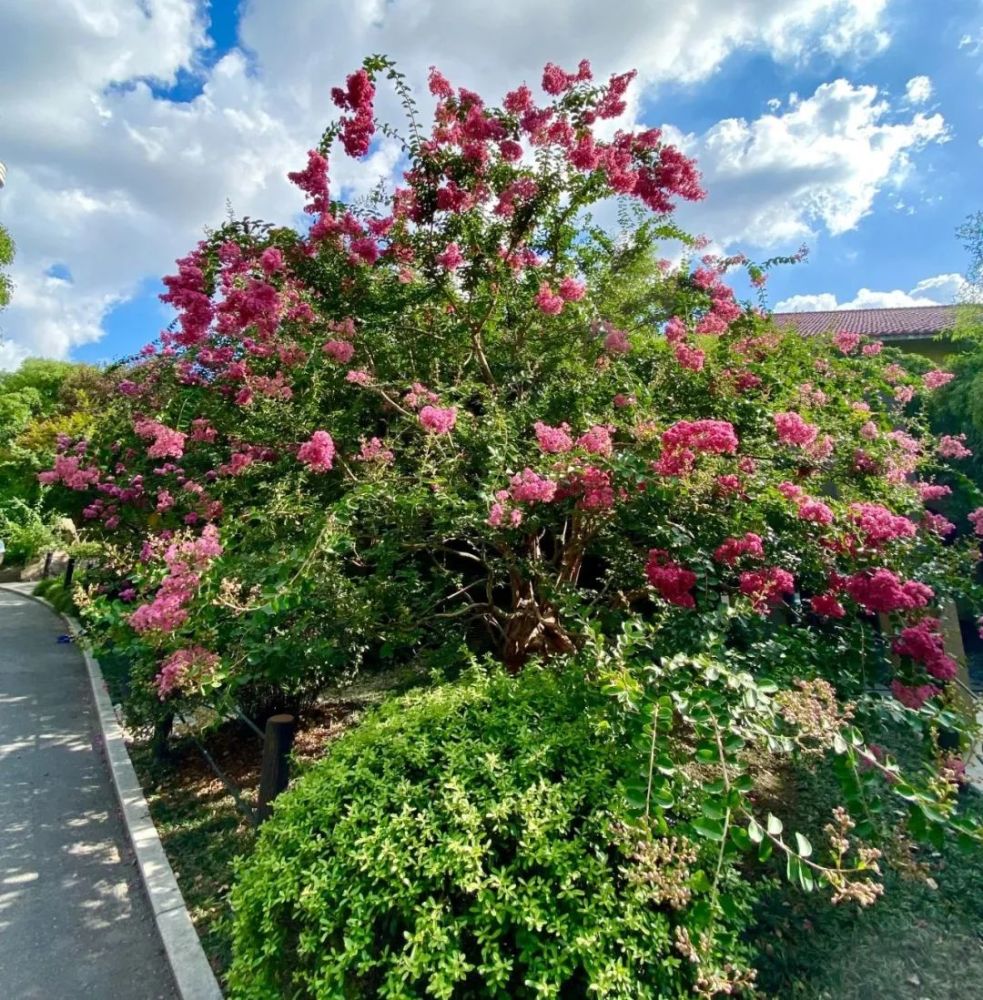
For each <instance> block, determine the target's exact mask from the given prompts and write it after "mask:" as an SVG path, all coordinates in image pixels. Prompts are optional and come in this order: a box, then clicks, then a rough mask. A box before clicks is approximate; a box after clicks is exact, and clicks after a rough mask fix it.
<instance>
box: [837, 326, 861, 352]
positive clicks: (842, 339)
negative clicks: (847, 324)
mask: <svg viewBox="0 0 983 1000" xmlns="http://www.w3.org/2000/svg"><path fill="white" fill-rule="evenodd" d="M833 343H834V344H835V345H836V347H837V348H838V350H840V351H841V352H842V353H843V354H852V353H853V352H854V351H855V350H856V349H857V345H858V344H859V343H860V334H859V333H848V332H847V331H846V330H841V331H840V332H839V333H838V334H836V336H835V337H834V338H833Z"/></svg>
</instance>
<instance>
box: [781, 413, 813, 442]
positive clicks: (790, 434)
mask: <svg viewBox="0 0 983 1000" xmlns="http://www.w3.org/2000/svg"><path fill="white" fill-rule="evenodd" d="M773 420H774V421H775V430H776V431H777V432H778V440H779V441H781V442H782V443H783V444H790V445H795V446H797V447H799V448H804V447H805V446H806V445H810V444H812V442H813V441H815V440H816V437H817V435H818V434H819V428H818V427H816V426H815V425H814V424H807V423H806V422H805V421H804V420H803V419H802V417H801V416H800V415H799V414H798V413H792V412H787V413H776V414H775V415H774V417H773Z"/></svg>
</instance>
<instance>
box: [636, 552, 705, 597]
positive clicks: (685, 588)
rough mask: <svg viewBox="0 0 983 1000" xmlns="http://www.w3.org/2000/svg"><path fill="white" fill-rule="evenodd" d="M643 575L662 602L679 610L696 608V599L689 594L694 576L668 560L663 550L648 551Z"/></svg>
mask: <svg viewBox="0 0 983 1000" xmlns="http://www.w3.org/2000/svg"><path fill="white" fill-rule="evenodd" d="M645 575H646V576H647V577H648V581H649V583H651V584H652V586H653V587H655V589H656V590H657V591H658V592H659V596H660V597H662V599H663V600H665V601H668V602H669V603H670V604H675V605H677V606H678V607H681V608H693V607H696V598H695V597H694V596H693V594H692V593H691V591H692V589H693V587H694V586H695V585H696V574H695V573H694V572H693V571H692V570H689V569H686V568H685V567H684V566H682V565H680V564H679V563H677V562H675V561H674V560H673V559H672V558H670V556H669V553H668V552H667V551H666V550H665V549H650V550H649V555H648V561H647V562H646V564H645Z"/></svg>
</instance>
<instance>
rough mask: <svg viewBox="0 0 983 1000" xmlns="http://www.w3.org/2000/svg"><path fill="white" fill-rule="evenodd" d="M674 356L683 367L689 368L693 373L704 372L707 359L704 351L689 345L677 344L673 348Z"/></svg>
mask: <svg viewBox="0 0 983 1000" xmlns="http://www.w3.org/2000/svg"><path fill="white" fill-rule="evenodd" d="M673 354H674V355H675V357H676V361H678V362H679V364H680V366H681V367H683V368H688V369H689V370H690V371H693V372H698V371H702V370H703V363H704V361H705V359H706V354H704V352H703V351H701V350H698V349H697V348H695V347H690V345H689V344H676V345H675V346H674V347H673Z"/></svg>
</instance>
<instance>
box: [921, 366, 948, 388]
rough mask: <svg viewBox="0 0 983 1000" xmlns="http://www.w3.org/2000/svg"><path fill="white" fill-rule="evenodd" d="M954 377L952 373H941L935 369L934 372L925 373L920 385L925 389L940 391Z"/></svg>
mask: <svg viewBox="0 0 983 1000" xmlns="http://www.w3.org/2000/svg"><path fill="white" fill-rule="evenodd" d="M955 377H956V376H955V375H953V373H952V372H943V371H939V370H938V369H936V370H935V371H931V372H926V373H925V374H924V375H923V376H922V385H924V386H925V388H926V389H941V388H942V386H944V385H948V384H949V383H950V382H951V381H952V380H953V379H954V378H955Z"/></svg>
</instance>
